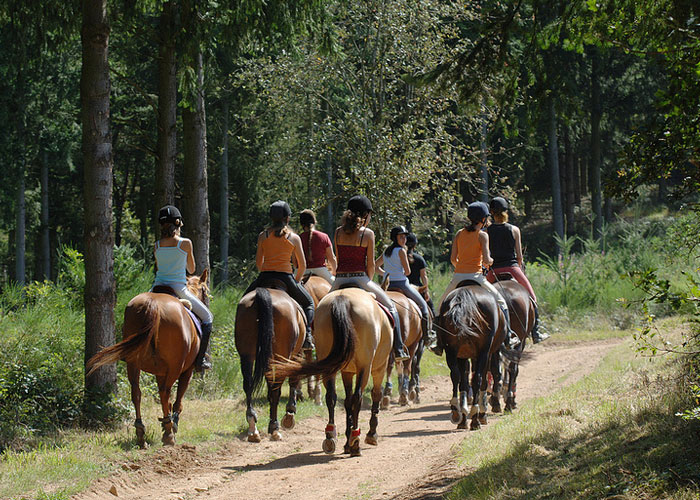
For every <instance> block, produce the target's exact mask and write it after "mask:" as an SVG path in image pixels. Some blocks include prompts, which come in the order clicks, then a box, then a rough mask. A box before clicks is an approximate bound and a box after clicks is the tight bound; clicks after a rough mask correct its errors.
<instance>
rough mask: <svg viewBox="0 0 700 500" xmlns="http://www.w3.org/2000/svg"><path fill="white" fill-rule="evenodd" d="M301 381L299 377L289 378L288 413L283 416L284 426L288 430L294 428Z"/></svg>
mask: <svg viewBox="0 0 700 500" xmlns="http://www.w3.org/2000/svg"><path fill="white" fill-rule="evenodd" d="M300 388H301V381H300V380H299V379H298V378H297V379H294V380H292V379H291V378H290V379H289V400H288V401H287V407H286V412H287V413H286V414H285V415H284V417H283V418H282V427H284V428H285V429H286V430H292V429H294V424H295V422H294V415H296V413H297V394H301V390H300Z"/></svg>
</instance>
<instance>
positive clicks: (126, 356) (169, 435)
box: [87, 269, 209, 448]
mask: <svg viewBox="0 0 700 500" xmlns="http://www.w3.org/2000/svg"><path fill="white" fill-rule="evenodd" d="M207 277H208V271H207V270H206V269H205V270H204V272H203V273H202V275H201V276H189V277H188V278H187V287H188V288H189V289H190V291H191V292H192V293H194V295H195V296H196V297H199V298H200V299H202V301H204V299H205V298H206V296H207V294H208V292H209V288H208V287H207ZM205 303H206V302H205ZM122 338H123V340H122V341H121V342H119V343H118V344H115V345H113V346H110V347H105V348H104V349H102V350H101V351H100V352H98V353H97V354H95V355H94V356H93V357H92V358H90V360H89V361H88V363H87V369H88V374H90V373H92V372H93V371H94V370H95V369H96V368H97V367H99V366H102V365H105V364H108V363H114V362H116V361H119V360H124V361H126V371H127V375H128V378H129V384H130V385H131V401H132V403H133V404H134V408H135V409H136V421H135V422H134V427H136V440H137V442H138V445H139V447H140V448H145V447H146V438H145V435H146V427H145V426H144V425H143V422H142V421H141V388H140V387H139V377H140V374H141V371H142V370H143V371H145V372H148V373H152V374H153V375H155V376H156V380H157V382H158V393H159V394H160V404H161V407H162V409H163V418H162V419H160V421H161V425H162V427H163V437H162V441H163V444H164V445H166V446H172V445H174V444H175V433H176V432H177V426H178V422H179V420H180V414H181V413H182V398H183V397H184V395H185V391H187V386H188V385H189V383H190V379H191V378H192V371H193V370H194V361H195V358H196V357H197V353H198V352H199V343H200V340H199V336H198V335H197V329H196V327H195V324H194V321H193V320H192V318H191V317H190V315H189V313H188V312H187V311H186V310H185V306H184V305H183V302H182V301H180V299H178V298H176V297H174V296H172V295H169V294H167V293H153V292H147V293H141V294H139V295H137V296H136V297H134V298H133V299H131V301H129V303H128V304H127V306H126V309H125V310H124V326H123V328H122ZM176 381H177V396H176V397H175V404H174V405H171V404H170V391H171V389H172V387H173V385H174V384H175V382H176Z"/></svg>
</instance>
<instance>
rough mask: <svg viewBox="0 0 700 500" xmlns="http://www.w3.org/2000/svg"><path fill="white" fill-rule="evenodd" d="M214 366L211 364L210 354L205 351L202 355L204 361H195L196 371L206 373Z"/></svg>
mask: <svg viewBox="0 0 700 500" xmlns="http://www.w3.org/2000/svg"><path fill="white" fill-rule="evenodd" d="M212 368H213V366H212V364H211V358H210V357H209V354H207V353H204V356H202V361H201V362H200V361H199V360H197V361H195V363H194V371H195V372H197V373H204V372H205V371H206V370H211V369H212Z"/></svg>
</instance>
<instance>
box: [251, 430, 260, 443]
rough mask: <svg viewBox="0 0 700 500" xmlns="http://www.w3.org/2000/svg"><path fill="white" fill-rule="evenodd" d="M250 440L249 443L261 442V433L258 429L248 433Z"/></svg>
mask: <svg viewBox="0 0 700 500" xmlns="http://www.w3.org/2000/svg"><path fill="white" fill-rule="evenodd" d="M248 442H249V443H259V442H260V433H259V432H258V431H255V432H253V433H248Z"/></svg>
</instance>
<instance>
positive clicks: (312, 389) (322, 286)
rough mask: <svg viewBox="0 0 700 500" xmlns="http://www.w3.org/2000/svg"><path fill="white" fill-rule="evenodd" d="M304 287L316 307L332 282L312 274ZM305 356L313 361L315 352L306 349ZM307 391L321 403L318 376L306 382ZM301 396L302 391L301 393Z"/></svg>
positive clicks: (310, 396)
mask: <svg viewBox="0 0 700 500" xmlns="http://www.w3.org/2000/svg"><path fill="white" fill-rule="evenodd" d="M304 288H306V290H307V291H308V292H309V294H310V295H311V298H312V299H313V301H314V307H318V303H319V302H321V299H322V298H323V297H325V296H326V295H328V292H330V291H331V284H330V283H328V282H327V281H326V280H325V279H324V278H321V277H320V276H314V275H311V276H309V277H308V279H306V281H304ZM304 358H305V359H306V361H307V362H311V361H313V359H314V357H313V352H311V351H305V352H304ZM306 388H307V392H308V394H309V399H313V400H314V402H315V403H316V404H317V405H320V404H321V384H320V383H319V382H318V380H317V379H316V377H309V378H308V379H307V382H306ZM299 395H300V396H301V392H300V393H299Z"/></svg>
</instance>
